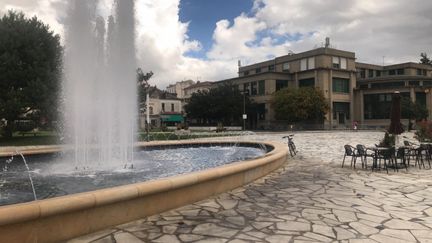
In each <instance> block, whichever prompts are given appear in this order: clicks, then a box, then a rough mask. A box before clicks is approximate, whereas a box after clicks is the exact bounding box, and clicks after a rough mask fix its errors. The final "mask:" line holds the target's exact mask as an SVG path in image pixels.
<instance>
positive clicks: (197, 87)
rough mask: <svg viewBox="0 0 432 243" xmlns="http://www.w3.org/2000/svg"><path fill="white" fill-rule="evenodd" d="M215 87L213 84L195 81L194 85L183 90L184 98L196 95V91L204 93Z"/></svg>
mask: <svg viewBox="0 0 432 243" xmlns="http://www.w3.org/2000/svg"><path fill="white" fill-rule="evenodd" d="M214 85H215V83H214V82H209V81H205V82H200V81H197V83H196V84H193V85H190V86H188V87H187V88H185V89H184V98H185V99H189V98H190V97H191V96H192V94H193V93H196V92H198V91H204V90H210V89H211V88H212V87H213V86H214Z"/></svg>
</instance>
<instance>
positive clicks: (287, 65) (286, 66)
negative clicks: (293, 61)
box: [282, 62, 290, 71]
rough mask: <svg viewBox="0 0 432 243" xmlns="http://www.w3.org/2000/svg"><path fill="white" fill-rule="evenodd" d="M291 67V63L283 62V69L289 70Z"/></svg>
mask: <svg viewBox="0 0 432 243" xmlns="http://www.w3.org/2000/svg"><path fill="white" fill-rule="evenodd" d="M289 69H290V65H289V63H288V62H285V63H284V64H282V71H289Z"/></svg>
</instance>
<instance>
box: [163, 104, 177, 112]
mask: <svg viewBox="0 0 432 243" xmlns="http://www.w3.org/2000/svg"><path fill="white" fill-rule="evenodd" d="M171 111H172V112H174V111H175V109H174V104H172V103H171ZM162 112H165V103H162Z"/></svg>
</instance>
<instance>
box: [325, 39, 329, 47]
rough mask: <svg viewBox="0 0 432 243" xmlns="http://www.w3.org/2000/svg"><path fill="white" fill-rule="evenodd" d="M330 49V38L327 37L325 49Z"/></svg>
mask: <svg viewBox="0 0 432 243" xmlns="http://www.w3.org/2000/svg"><path fill="white" fill-rule="evenodd" d="M329 47H330V38H329V37H326V38H325V48H329Z"/></svg>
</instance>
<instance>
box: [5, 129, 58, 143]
mask: <svg viewBox="0 0 432 243" xmlns="http://www.w3.org/2000/svg"><path fill="white" fill-rule="evenodd" d="M55 144H58V135H57V134H56V133H55V132H51V131H38V132H35V133H24V134H22V133H19V132H16V133H14V134H13V137H12V138H4V137H0V146H31V145H55Z"/></svg>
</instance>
